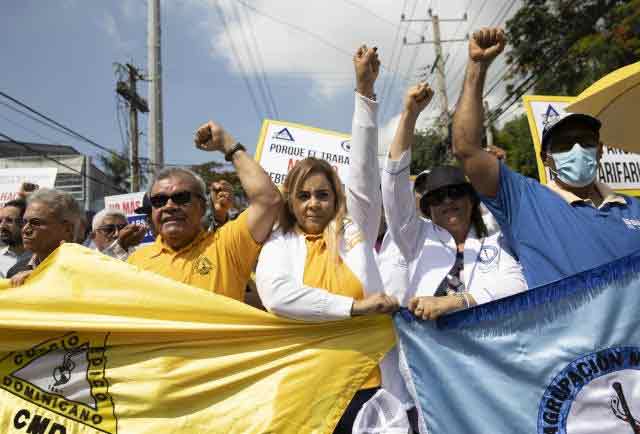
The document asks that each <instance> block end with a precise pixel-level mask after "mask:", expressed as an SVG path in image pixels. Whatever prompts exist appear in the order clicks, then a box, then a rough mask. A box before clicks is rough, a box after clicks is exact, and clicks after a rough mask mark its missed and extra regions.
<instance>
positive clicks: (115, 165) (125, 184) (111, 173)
mask: <svg viewBox="0 0 640 434" xmlns="http://www.w3.org/2000/svg"><path fill="white" fill-rule="evenodd" d="M127 154H128V152H127V150H126V149H123V150H121V151H119V152H116V153H115V154H108V155H105V154H100V155H98V161H99V162H100V164H101V165H102V167H103V169H104V172H105V175H107V176H108V177H109V178H111V180H112V182H113V184H114V185H115V186H117V187H120V188H121V189H122V190H124V191H129V187H130V185H131V184H130V183H129V175H130V173H131V172H130V170H129V156H128V155H127ZM143 167H144V166H141V170H140V185H145V184H146V183H147V176H146V170H143Z"/></svg>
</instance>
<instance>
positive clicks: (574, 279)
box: [400, 250, 640, 329]
mask: <svg viewBox="0 0 640 434" xmlns="http://www.w3.org/2000/svg"><path fill="white" fill-rule="evenodd" d="M639 275H640V250H639V251H637V252H636V253H634V254H632V255H629V256H625V257H623V258H620V259H616V260H614V261H612V262H609V263H607V264H605V265H602V266H600V267H597V268H594V269H591V270H588V271H584V272H581V273H578V274H576V275H574V276H570V277H567V278H565V279H562V280H559V281H557V282H553V283H550V284H548V285H545V286H540V287H538V288H533V289H530V290H528V291H525V292H521V293H518V294H515V295H512V296H509V297H505V298H502V299H500V300H496V301H492V302H490V303H486V304H481V305H479V306H474V307H472V308H470V309H466V310H462V311H458V312H455V313H452V314H449V315H446V316H443V317H440V318H439V319H438V320H437V326H438V328H440V329H457V328H465V327H470V326H473V325H476V324H479V323H486V322H494V321H498V320H504V319H505V318H508V317H511V316H514V315H516V314H519V313H522V312H528V311H531V310H533V309H534V308H537V307H542V306H544V308H545V309H548V310H549V311H550V312H548V313H547V314H546V315H545V316H544V317H545V318H546V319H547V320H552V318H553V317H555V316H557V315H561V314H562V313H563V312H566V311H567V310H570V309H575V308H576V307H577V306H580V305H582V304H583V303H585V302H586V301H588V300H591V299H592V298H594V297H595V296H597V295H598V294H599V293H600V292H602V291H604V290H605V289H608V288H621V287H624V286H625V285H628V284H629V283H630V282H631V281H633V280H634V279H636V278H637V277H638V276H639ZM400 314H401V315H402V317H403V318H404V319H405V320H414V319H415V317H413V315H411V313H409V312H408V311H401V312H400Z"/></svg>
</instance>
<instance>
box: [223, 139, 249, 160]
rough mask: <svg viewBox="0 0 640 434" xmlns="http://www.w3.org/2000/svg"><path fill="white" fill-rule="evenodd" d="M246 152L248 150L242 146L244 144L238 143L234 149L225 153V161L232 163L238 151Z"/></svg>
mask: <svg viewBox="0 0 640 434" xmlns="http://www.w3.org/2000/svg"><path fill="white" fill-rule="evenodd" d="M246 150H247V148H245V147H244V146H242V143H240V142H238V143H236V144H235V145H234V146H233V148H231V149H229V150H228V151H227V152H225V153H224V159H225V161H231V160H232V159H233V154H235V153H236V152H238V151H246Z"/></svg>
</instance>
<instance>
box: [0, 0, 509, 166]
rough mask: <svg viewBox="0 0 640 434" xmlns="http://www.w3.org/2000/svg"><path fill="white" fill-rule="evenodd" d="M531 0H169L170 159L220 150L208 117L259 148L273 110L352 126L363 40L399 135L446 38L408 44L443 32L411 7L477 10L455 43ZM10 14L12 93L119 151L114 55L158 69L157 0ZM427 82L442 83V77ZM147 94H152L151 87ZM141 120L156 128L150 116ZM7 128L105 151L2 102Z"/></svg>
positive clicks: (457, 30) (20, 3)
mask: <svg viewBox="0 0 640 434" xmlns="http://www.w3.org/2000/svg"><path fill="white" fill-rule="evenodd" d="M518 5H519V2H517V1H516V2H512V1H509V0H479V1H470V0H448V1H437V0H436V1H428V0H323V1H319V0H315V1H311V0H218V1H215V0H209V1H207V0H172V1H163V2H162V62H163V92H164V96H163V103H164V125H165V129H164V138H165V159H166V162H168V163H174V164H181V163H189V164H192V163H201V162H205V161H209V160H211V159H213V158H212V157H213V155H212V154H208V153H205V152H202V151H198V150H196V149H195V148H194V147H193V144H192V137H193V132H194V130H195V128H196V127H197V126H198V125H199V124H201V123H203V122H205V121H206V120H208V119H214V120H216V121H219V122H220V123H222V124H223V125H224V126H225V127H226V128H227V129H228V130H229V131H230V132H231V133H232V134H234V135H235V136H236V137H237V138H238V139H239V140H240V141H242V142H243V143H244V144H245V145H246V146H247V147H248V148H249V150H250V151H252V152H253V151H254V150H255V144H256V141H257V139H258V134H259V131H260V125H261V122H262V120H263V119H265V118H278V119H280V120H286V121H291V122H298V123H303V124H308V125H312V126H315V127H319V128H325V129H330V130H336V131H340V132H345V133H348V132H349V129H350V125H351V114H352V110H353V96H352V95H353V88H354V80H353V72H352V71H353V69H352V68H353V67H352V64H351V56H352V53H353V52H354V51H355V49H356V48H357V47H358V45H359V44H361V43H363V42H366V43H368V44H370V45H375V46H377V47H379V52H380V57H381V60H382V63H383V70H382V72H381V76H380V78H379V79H378V83H377V84H376V92H377V93H378V98H379V100H380V101H381V104H382V105H381V124H382V125H383V126H386V128H383V131H385V135H386V137H388V136H389V135H390V134H391V132H392V130H393V126H394V124H393V119H394V117H395V116H396V115H397V114H398V112H399V110H400V102H401V97H402V95H403V92H404V90H405V89H406V88H407V86H409V85H410V84H412V83H415V82H416V80H417V77H418V75H419V74H420V71H421V69H420V68H425V67H426V71H427V74H428V73H429V71H430V64H431V63H433V61H434V58H435V55H434V49H433V45H430V44H424V45H415V46H403V44H402V39H403V37H405V36H406V39H407V42H414V41H417V40H419V39H420V37H421V35H424V36H425V37H426V39H427V40H430V39H432V36H433V30H432V27H431V26H430V25H429V24H426V23H412V24H408V23H402V24H401V22H400V16H401V14H403V13H404V14H405V16H406V18H411V17H413V18H427V17H428V9H429V7H431V8H432V11H433V13H434V14H438V15H439V16H440V18H442V19H444V18H462V16H463V15H464V13H467V14H468V19H467V21H466V22H443V23H442V25H441V34H442V38H443V39H458V38H463V37H464V36H465V34H466V33H467V32H470V31H471V30H470V26H472V29H477V28H479V27H481V26H487V25H496V24H500V25H502V24H503V23H504V21H505V20H506V19H507V18H508V17H510V16H511V15H512V14H513V13H515V12H516V10H517V7H518ZM0 11H1V13H0V29H1V30H0V32H2V37H0V52H2V54H3V56H2V59H3V61H2V66H1V67H0V83H1V85H0V90H2V91H3V92H5V93H7V94H9V95H11V96H13V97H15V98H17V99H19V100H21V101H23V102H25V103H27V104H29V105H31V106H32V107H34V108H36V109H37V110H39V111H41V112H43V113H45V114H47V115H49V116H51V117H52V118H54V119H55V120H57V121H59V122H61V123H63V124H65V125H67V126H69V127H71V128H73V129H74V130H76V131H78V132H80V133H82V134H84V135H86V136H88V137H89V138H91V139H93V140H95V141H96V142H98V143H100V144H102V145H104V146H106V147H108V148H111V149H121V148H122V147H123V144H122V142H123V141H122V138H121V137H122V136H121V133H120V128H119V126H118V120H117V116H116V113H117V98H116V93H115V83H116V74H115V72H114V63H115V62H120V63H126V62H131V63H133V64H134V65H136V66H139V67H141V68H142V69H143V70H146V69H147V52H146V38H147V3H146V1H143V0H118V1H116V0H112V1H104V0H56V1H42V0H40V1H36V0H3V1H2V6H1V7H0ZM466 48H467V47H466V43H464V42H463V43H460V42H456V43H447V44H445V45H444V49H445V56H444V57H445V58H446V59H447V61H446V71H447V73H446V75H447V88H448V99H449V106H450V107H451V106H452V105H454V104H455V101H456V99H457V97H458V94H459V90H460V85H461V82H462V78H463V68H464V64H465V62H466V54H467V51H466ZM503 72H504V64H503V62H496V64H495V65H494V66H493V71H492V73H491V74H490V75H489V79H488V83H489V86H488V88H490V87H491V85H492V84H493V83H494V82H495V81H498V79H499V78H500V76H501V74H502V73H503ZM428 80H429V81H430V82H432V83H433V84H434V85H435V83H434V80H433V77H432V76H429V77H428ZM265 83H266V85H267V86H268V87H267V86H265ZM247 84H248V85H249V88H248V86H247ZM249 89H250V90H249ZM139 90H140V93H141V94H142V95H144V96H146V94H147V85H146V83H141V86H140V89H139ZM502 92H503V85H502V84H500V85H498V86H497V87H496V89H495V90H494V91H493V92H492V93H491V95H490V96H489V100H490V101H491V102H492V103H494V104H495V103H497V102H499V101H501V100H502V97H503V93H502ZM251 93H253V95H254V97H253V98H252V97H251ZM265 97H266V100H267V102H265ZM7 102H8V101H6V100H5V99H4V98H0V103H2V104H6V103H7ZM441 107H442V105H441V98H436V99H434V101H433V102H432V103H431V105H430V106H429V107H428V108H427V110H426V111H425V113H423V115H422V120H421V125H423V126H428V125H429V124H430V123H432V122H433V118H434V117H435V116H436V115H437V114H438V113H439V112H440V110H441ZM276 113H277V115H276ZM122 121H123V122H126V121H127V118H126V117H125V118H124V119H122ZM140 125H141V130H142V133H143V134H145V133H146V131H147V117H146V115H142V116H141V120H140ZM0 132H1V133H4V134H7V135H9V136H11V137H13V138H15V139H19V140H24V141H34V142H45V143H46V142H49V143H62V144H68V145H72V146H74V147H75V148H76V149H78V150H79V151H81V152H83V153H87V154H89V155H96V154H97V153H98V152H100V151H99V150H97V149H96V148H93V147H91V146H90V145H88V144H86V143H84V142H82V141H79V140H75V139H71V138H69V137H67V136H65V135H62V134H60V133H58V132H56V131H54V130H52V129H50V128H48V127H45V126H43V125H42V124H39V123H37V122H35V121H34V120H32V119H29V118H27V117H25V116H24V115H22V114H20V113H17V112H16V111H14V110H12V109H10V108H8V107H6V106H5V105H0ZM146 141H147V140H146V136H144V135H143V137H142V138H141V145H142V146H141V155H142V156H147V147H146ZM216 159H218V158H216Z"/></svg>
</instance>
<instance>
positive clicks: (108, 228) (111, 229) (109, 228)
mask: <svg viewBox="0 0 640 434" xmlns="http://www.w3.org/2000/svg"><path fill="white" fill-rule="evenodd" d="M125 226H127V225H126V223H124V224H122V223H121V224H119V225H116V224H112V225H102V226H100V227H99V228H98V230H99V231H100V232H102V233H103V234H105V235H111V234H114V233H115V232H116V231H118V232H119V231H121V230H123V229H124V228H125Z"/></svg>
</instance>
